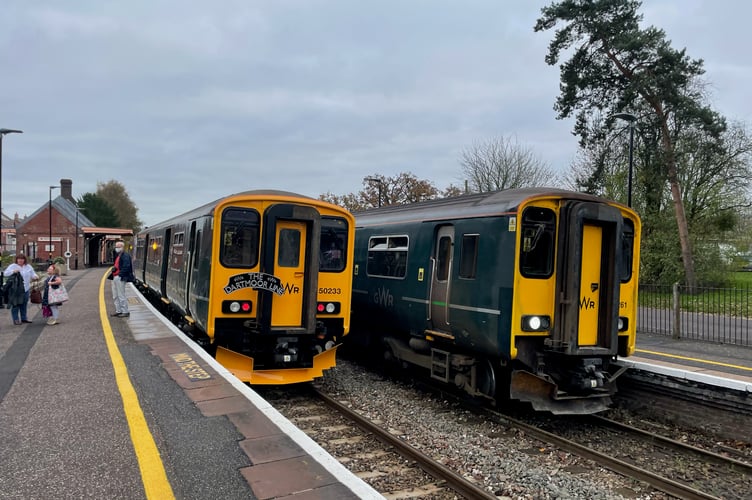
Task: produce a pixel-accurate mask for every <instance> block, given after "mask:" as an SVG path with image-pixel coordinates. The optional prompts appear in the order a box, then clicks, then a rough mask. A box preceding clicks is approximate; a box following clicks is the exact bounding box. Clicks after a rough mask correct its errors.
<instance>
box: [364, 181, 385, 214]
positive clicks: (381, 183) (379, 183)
mask: <svg viewBox="0 0 752 500" xmlns="http://www.w3.org/2000/svg"><path fill="white" fill-rule="evenodd" d="M366 181H368V182H376V183H378V185H379V208H381V186H382V185H383V184H384V181H382V180H381V179H379V178H378V177H366Z"/></svg>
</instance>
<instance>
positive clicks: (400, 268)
mask: <svg viewBox="0 0 752 500" xmlns="http://www.w3.org/2000/svg"><path fill="white" fill-rule="evenodd" d="M407 249H408V238H407V236H375V237H372V238H371V239H370V240H368V265H367V267H366V272H367V273H368V275H369V276H382V277H386V278H404V277H405V275H406V274H407Z"/></svg>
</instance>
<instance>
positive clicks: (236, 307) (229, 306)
mask: <svg viewBox="0 0 752 500" xmlns="http://www.w3.org/2000/svg"><path fill="white" fill-rule="evenodd" d="M252 309H253V303H252V302H251V301H250V300H225V301H223V302H222V312H223V313H225V314H247V313H249V312H251V310H252Z"/></svg>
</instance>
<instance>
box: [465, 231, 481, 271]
mask: <svg viewBox="0 0 752 500" xmlns="http://www.w3.org/2000/svg"><path fill="white" fill-rule="evenodd" d="M479 239H480V235H478V234H463V235H462V247H461V248H460V278H464V279H475V273H476V269H477V264H478V240H479Z"/></svg>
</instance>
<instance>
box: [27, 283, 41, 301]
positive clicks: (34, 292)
mask: <svg viewBox="0 0 752 500" xmlns="http://www.w3.org/2000/svg"><path fill="white" fill-rule="evenodd" d="M29 302H31V303H32V304H41V303H42V291H41V290H40V289H39V287H38V286H35V287H32V288H31V290H30V291H29Z"/></svg>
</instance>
